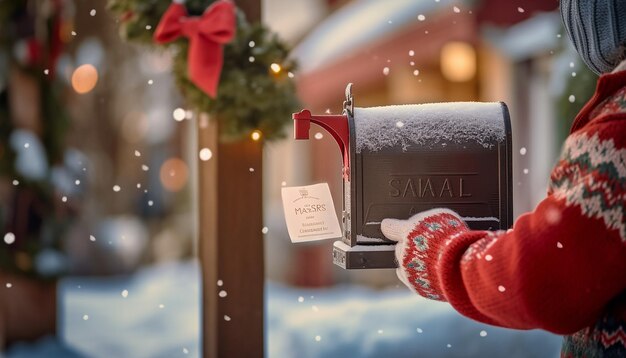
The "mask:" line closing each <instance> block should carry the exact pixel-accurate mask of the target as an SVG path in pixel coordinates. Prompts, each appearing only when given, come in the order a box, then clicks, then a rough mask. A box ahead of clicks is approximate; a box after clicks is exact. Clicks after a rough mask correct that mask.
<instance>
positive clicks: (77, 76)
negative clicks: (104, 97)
mask: <svg viewBox="0 0 626 358" xmlns="http://www.w3.org/2000/svg"><path fill="white" fill-rule="evenodd" d="M97 83H98V71H97V70H96V68H95V67H93V65H90V64H85V65H81V66H78V68H76V69H75V70H74V72H73V73H72V88H74V91H76V92H77V93H80V94H84V93H88V92H91V90H93V89H94V87H96V84H97Z"/></svg>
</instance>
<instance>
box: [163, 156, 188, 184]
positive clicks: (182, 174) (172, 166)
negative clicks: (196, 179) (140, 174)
mask: <svg viewBox="0 0 626 358" xmlns="http://www.w3.org/2000/svg"><path fill="white" fill-rule="evenodd" d="M159 178H160V179H161V184H163V187H164V188H165V189H166V190H169V191H174V192H176V191H180V190H181V189H182V188H183V187H185V184H187V179H188V178H189V169H188V167H187V164H185V162H183V161H182V160H180V159H178V158H170V159H168V160H166V161H165V162H164V163H163V165H161V170H160V171H159Z"/></svg>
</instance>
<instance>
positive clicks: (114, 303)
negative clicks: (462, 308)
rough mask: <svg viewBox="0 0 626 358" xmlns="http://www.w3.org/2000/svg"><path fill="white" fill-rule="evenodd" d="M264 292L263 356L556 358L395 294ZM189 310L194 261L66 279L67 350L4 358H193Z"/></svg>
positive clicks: (523, 339) (35, 348) (194, 314)
mask: <svg viewBox="0 0 626 358" xmlns="http://www.w3.org/2000/svg"><path fill="white" fill-rule="evenodd" d="M266 292H267V318H266V319H267V327H268V332H267V338H268V347H267V349H268V354H267V355H268V356H269V357H272V358H274V357H277V358H283V357H299V358H300V357H301V358H306V357H325V358H329V357H330V358H332V357H342V358H343V357H558V354H559V348H560V344H561V338H560V337H558V336H555V335H551V334H548V333H545V332H541V331H526V332H524V331H514V330H506V329H499V328H494V327H489V326H487V325H483V324H479V323H476V322H473V321H471V320H469V319H466V318H463V317H461V316H460V315H458V314H457V313H456V312H454V311H453V310H452V309H451V308H450V307H449V306H448V305H446V304H442V303H438V302H433V301H428V300H425V299H422V298H419V297H417V296H415V295H413V294H411V293H410V292H409V291H408V290H405V289H391V290H385V291H374V290H371V289H368V288H364V287H359V286H338V287H334V288H331V289H325V290H319V289H318V290H302V289H295V288H291V287H286V286H282V285H279V284H275V283H268V285H267V290H266ZM224 299H228V297H226V298H224ZM199 302H200V299H199V271H198V265H197V264H196V263H194V262H188V263H179V264H170V265H164V266H158V267H151V268H147V269H144V270H142V271H140V272H138V273H137V274H135V275H133V276H130V277H119V278H105V279H103V278H93V277H90V278H70V279H67V280H65V281H64V282H63V283H62V284H61V290H60V305H61V309H62V311H61V313H60V315H61V317H62V319H61V322H60V337H61V340H62V341H63V342H64V343H65V346H66V347H71V348H65V347H64V344H62V343H60V342H58V341H57V340H55V339H51V338H45V339H42V340H41V341H40V342H37V343H36V344H30V345H19V346H15V347H13V349H12V350H11V351H9V352H7V353H6V355H7V357H9V358H16V357H17V358H22V357H81V356H85V357H107V358H109V357H134V358H142V357H150V358H153V357H168V358H169V357H198V356H200V342H199V337H200V321H199V317H200V306H199V304H200V303H199ZM72 350H73V351H74V352H71V351H72ZM0 355H1V354H0Z"/></svg>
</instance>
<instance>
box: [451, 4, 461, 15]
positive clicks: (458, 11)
mask: <svg viewBox="0 0 626 358" xmlns="http://www.w3.org/2000/svg"><path fill="white" fill-rule="evenodd" d="M452 11H454V12H455V13H457V14H458V13H460V12H461V9H459V8H458V7H457V6H455V7H453V8H452Z"/></svg>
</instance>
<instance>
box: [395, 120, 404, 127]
mask: <svg viewBox="0 0 626 358" xmlns="http://www.w3.org/2000/svg"><path fill="white" fill-rule="evenodd" d="M396 127H398V128H402V127H404V122H402V121H397V122H396Z"/></svg>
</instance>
